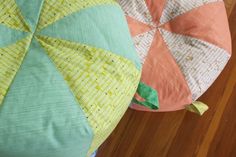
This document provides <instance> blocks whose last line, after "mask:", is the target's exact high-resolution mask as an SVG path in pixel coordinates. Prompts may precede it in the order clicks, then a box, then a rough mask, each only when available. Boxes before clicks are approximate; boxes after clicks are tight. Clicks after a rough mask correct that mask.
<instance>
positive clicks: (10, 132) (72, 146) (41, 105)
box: [0, 40, 93, 157]
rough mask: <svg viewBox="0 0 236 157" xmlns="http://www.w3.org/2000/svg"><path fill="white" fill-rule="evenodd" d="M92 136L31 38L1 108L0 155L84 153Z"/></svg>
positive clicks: (48, 156) (41, 156)
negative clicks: (29, 45) (26, 52)
mask: <svg viewBox="0 0 236 157" xmlns="http://www.w3.org/2000/svg"><path fill="white" fill-rule="evenodd" d="M92 139H93V132H92V129H91V128H90V126H89V124H88V122H87V118H86V117H85V116H84V113H83V111H82V109H81V108H80V106H79V104H78V103H77V101H76V100H75V98H74V96H73V95H72V93H71V92H70V89H69V88H68V87H67V85H66V83H65V81H64V79H63V78H62V76H61V75H60V74H59V72H58V71H57V70H56V68H55V66H54V65H53V63H52V62H51V61H50V59H49V58H48V56H47V55H46V54H45V52H44V50H43V49H42V48H40V46H39V44H38V43H37V41H36V40H33V41H32V43H31V47H30V49H29V52H28V54H27V55H26V58H25V61H24V63H23V65H22V66H21V68H20V70H19V71H18V73H17V75H16V77H15V79H14V81H13V83H12V85H11V87H10V89H9V91H8V94H7V96H6V97H5V99H4V101H3V104H2V105H1V107H0V152H1V154H0V156H1V157H35V156H37V157H78V154H80V157H85V156H86V154H87V152H88V149H89V147H90V145H91V142H92Z"/></svg>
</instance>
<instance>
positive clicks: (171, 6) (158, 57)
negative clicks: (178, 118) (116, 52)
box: [119, 0, 231, 111]
mask: <svg viewBox="0 0 236 157" xmlns="http://www.w3.org/2000/svg"><path fill="white" fill-rule="evenodd" d="M119 3H120V4H121V6H122V8H123V10H124V11H125V13H126V16H127V20H128V24H129V27H130V31H131V34H132V36H133V40H134V43H135V46H136V50H137V52H138V54H139V56H140V59H141V61H142V63H143V64H144V65H143V73H142V81H143V82H144V83H146V84H148V85H149V86H151V87H152V88H154V89H156V90H157V91H158V94H159V102H160V108H159V110H157V111H174V110H179V109H183V108H186V106H187V105H190V104H192V103H193V102H194V101H196V100H197V99H198V98H199V97H200V96H201V95H202V94H203V93H204V92H205V91H206V90H207V89H208V88H209V87H210V86H211V84H212V83H213V82H214V80H215V79H216V78H217V77H218V75H219V74H220V73H221V71H222V70H223V68H224V67H225V65H226V63H227V62H228V60H229V58H230V56H231V38H230V32H229V26H228V21H227V15H226V11H225V6H224V2H223V1H222V0H175V1H173V0H119ZM131 107H132V108H134V109H137V110H149V109H146V108H144V107H140V106H137V105H135V104H133V105H131ZM149 111H150V110H149Z"/></svg>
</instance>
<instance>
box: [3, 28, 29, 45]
mask: <svg viewBox="0 0 236 157" xmlns="http://www.w3.org/2000/svg"><path fill="white" fill-rule="evenodd" d="M27 35H28V33H25V32H21V31H17V30H14V29H10V28H8V27H6V26H4V25H1V24H0V47H6V46H8V45H10V44H14V43H16V42H17V41H18V40H21V39H23V38H25V37H26V36H27Z"/></svg>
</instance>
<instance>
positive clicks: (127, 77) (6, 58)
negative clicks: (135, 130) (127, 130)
mask: <svg viewBox="0 0 236 157" xmlns="http://www.w3.org/2000/svg"><path fill="white" fill-rule="evenodd" d="M81 20H82V21H81ZM114 23H115V25H116V26H119V27H114ZM72 31H74V33H73V32H72ZM4 32H6V33H4ZM0 35H1V37H0V154H1V155H3V156H4V157H16V156H24V157H32V156H34V157H49V156H50V157H60V156H61V157H64V156H70V157H78V156H80V157H85V156H90V155H91V154H92V153H93V152H94V151H95V150H96V149H97V148H98V147H99V145H101V144H102V142H103V141H104V140H105V139H106V138H107V137H108V136H109V134H110V133H111V132H112V131H113V129H114V128H115V127H116V125H117V124H118V122H119V120H120V119H121V118H122V116H123V114H124V113H125V111H126V110H127V108H128V107H129V104H130V103H131V100H132V99H133V96H134V94H135V93H136V90H137V88H138V85H139V81H140V77H141V63H140V60H139V57H138V55H137V54H136V51H135V47H134V45H133V42H132V38H131V36H130V34H129V28H128V25H127V22H126V19H125V16H124V13H123V11H122V9H121V8H120V6H119V4H118V3H117V2H116V1H114V0H86V1H84V0H38V1H37V2H33V1H32V2H31V1H30V2H29V1H28V0H0ZM5 39H6V40H5ZM11 148H14V150H12V149H11ZM1 155H0V156H1Z"/></svg>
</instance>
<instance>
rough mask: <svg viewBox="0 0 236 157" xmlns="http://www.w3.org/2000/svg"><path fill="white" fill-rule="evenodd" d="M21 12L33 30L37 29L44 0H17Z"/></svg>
mask: <svg viewBox="0 0 236 157" xmlns="http://www.w3.org/2000/svg"><path fill="white" fill-rule="evenodd" d="M15 1H16V4H17V5H18V7H19V9H20V11H21V14H22V15H23V16H24V17H25V20H26V22H27V23H28V24H29V25H30V28H31V31H34V30H35V27H36V25H37V22H38V18H39V15H40V10H41V8H42V5H43V2H44V0H35V1H33V2H29V0H15Z"/></svg>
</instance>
